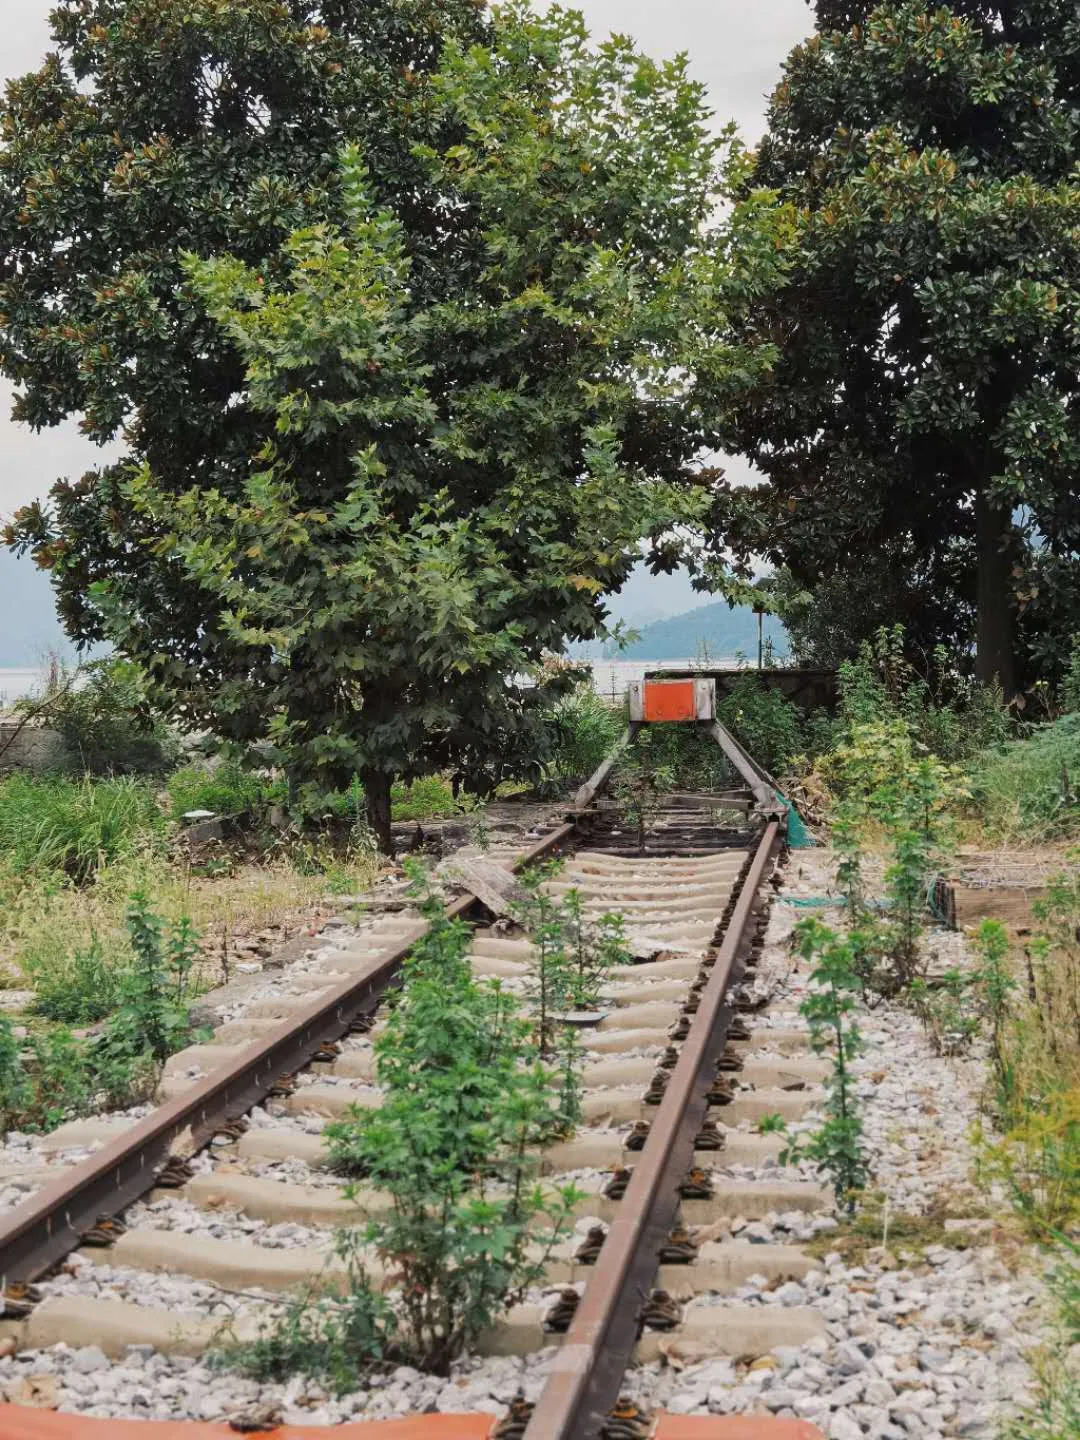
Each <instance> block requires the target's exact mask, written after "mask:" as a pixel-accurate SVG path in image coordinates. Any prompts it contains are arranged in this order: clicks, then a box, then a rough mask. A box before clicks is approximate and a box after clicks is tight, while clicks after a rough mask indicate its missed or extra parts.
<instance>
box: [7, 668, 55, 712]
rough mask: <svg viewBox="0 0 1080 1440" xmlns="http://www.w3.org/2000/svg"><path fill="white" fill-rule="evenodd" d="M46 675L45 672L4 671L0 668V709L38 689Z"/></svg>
mask: <svg viewBox="0 0 1080 1440" xmlns="http://www.w3.org/2000/svg"><path fill="white" fill-rule="evenodd" d="M46 674H47V672H46V671H45V670H6V669H3V668H2V667H0V707H3V706H4V705H10V704H12V702H13V701H15V700H21V699H22V697H23V696H24V695H29V694H30V692H31V691H32V690H37V689H39V688H40V687H41V685H42V684H43V683H44V680H45V676H46Z"/></svg>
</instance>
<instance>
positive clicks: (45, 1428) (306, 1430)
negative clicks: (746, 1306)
mask: <svg viewBox="0 0 1080 1440" xmlns="http://www.w3.org/2000/svg"><path fill="white" fill-rule="evenodd" d="M494 1424H495V1420H494V1417H493V1416H491V1415H417V1416H415V1417H413V1418H411V1419H408V1420H361V1421H359V1422H357V1423H354V1424H351V1425H337V1426H335V1427H333V1429H331V1430H327V1429H326V1427H325V1426H319V1428H318V1429H315V1428H312V1427H310V1426H307V1425H301V1426H296V1425H282V1426H281V1428H280V1429H278V1430H270V1431H268V1432H267V1440H327V1437H328V1436H333V1437H334V1440H488V1437H489V1436H490V1434H491V1431H492V1428H493V1427H494ZM0 1440H236V1431H235V1430H233V1429H231V1428H230V1427H229V1426H228V1425H225V1424H219V1423H218V1422H216V1421H211V1422H209V1423H207V1422H204V1421H201V1420H99V1419H94V1418H92V1417H91V1416H89V1415H58V1414H56V1413H55V1412H53V1411H49V1410H33V1409H30V1408H29V1407H26V1406H23V1405H3V1404H0ZM656 1440H822V1435H821V1431H820V1430H818V1429H816V1428H815V1427H814V1426H813V1425H810V1424H808V1423H807V1421H805V1420H777V1419H774V1418H771V1417H770V1416H767V1415H724V1416H719V1415H718V1416H712V1415H700V1416H690V1415H663V1416H661V1418H660V1424H659V1426H658V1428H657V1431H656Z"/></svg>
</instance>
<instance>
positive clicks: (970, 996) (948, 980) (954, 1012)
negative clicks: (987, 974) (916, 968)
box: [908, 968, 982, 1055]
mask: <svg viewBox="0 0 1080 1440" xmlns="http://www.w3.org/2000/svg"><path fill="white" fill-rule="evenodd" d="M908 1003H909V1004H910V1006H911V1008H912V1010H914V1012H915V1014H916V1015H917V1016H918V1017H919V1019H920V1021H921V1022H922V1026H923V1029H924V1030H925V1031H926V1037H927V1039H928V1040H929V1041H930V1046H931V1048H932V1049H933V1051H934V1054H935V1055H960V1054H962V1053H963V1052H964V1051H965V1050H967V1049H968V1047H969V1046H970V1045H971V1042H972V1041H973V1040H974V1039H975V1037H976V1035H978V1033H979V1031H980V1029H981V1027H982V1013H981V1006H980V1003H979V995H978V993H977V978H976V977H975V976H974V975H971V974H968V973H965V972H964V971H963V970H959V969H955V968H954V969H950V970H947V971H946V972H945V974H944V975H943V976H942V977H941V979H940V982H939V983H938V984H937V985H933V986H931V985H928V984H927V982H926V980H925V979H923V977H922V976H916V978H915V979H914V980H912V982H911V984H910V985H909V987H908Z"/></svg>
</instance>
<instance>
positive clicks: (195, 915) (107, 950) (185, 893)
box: [0, 851, 379, 989]
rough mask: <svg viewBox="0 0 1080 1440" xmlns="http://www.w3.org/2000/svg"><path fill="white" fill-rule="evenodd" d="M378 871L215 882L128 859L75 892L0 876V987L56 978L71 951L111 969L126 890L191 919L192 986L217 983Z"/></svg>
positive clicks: (359, 862)
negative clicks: (199, 953)
mask: <svg viewBox="0 0 1080 1440" xmlns="http://www.w3.org/2000/svg"><path fill="white" fill-rule="evenodd" d="M378 869H379V866H378V862H377V861H374V860H372V859H371V858H369V857H367V856H363V855H355V856H352V857H350V858H349V859H348V860H346V861H343V862H340V863H338V864H336V865H335V866H334V868H333V869H332V871H330V873H328V872H327V870H326V869H317V870H314V871H313V873H301V871H299V870H298V869H297V868H296V866H295V865H294V864H292V863H291V862H290V861H289V860H288V859H287V858H284V857H283V858H281V859H279V860H276V861H273V862H270V863H256V862H255V861H251V860H247V861H241V862H239V863H237V864H236V865H235V868H231V869H230V870H229V871H228V873H222V874H219V875H216V876H207V875H199V874H197V873H192V870H191V868H190V866H188V865H187V864H184V863H178V862H169V861H166V860H164V859H163V858H162V857H161V856H160V855H159V854H155V853H153V852H151V851H136V852H134V853H133V854H132V855H130V856H128V857H126V858H125V859H124V860H123V861H121V862H118V863H117V864H114V865H109V866H106V867H104V868H103V869H102V871H101V872H100V874H99V877H98V879H97V882H96V883H95V884H94V885H92V886H88V887H83V888H79V887H76V886H74V885H71V884H70V883H68V882H66V881H64V880H62V879H60V878H58V877H56V876H45V877H40V876H37V877H25V876H15V875H13V874H11V873H10V872H5V871H3V870H0V986H6V987H7V988H15V989H22V988H30V987H31V985H32V977H33V974H34V972H35V971H37V970H40V969H42V968H46V969H53V970H55V969H62V968H63V967H64V965H65V964H66V963H67V962H68V960H69V957H70V956H71V955H72V954H73V953H74V952H77V951H86V950H88V949H89V948H90V947H91V946H92V945H96V946H97V947H98V948H99V949H100V950H101V952H102V953H103V955H104V956H105V958H106V961H109V960H110V959H112V960H115V961H116V962H117V963H119V961H120V959H121V957H123V956H124V955H125V954H126V948H127V935H126V929H125V925H124V916H125V912H126V909H127V904H128V899H129V897H130V896H131V894H132V893H133V892H134V891H136V890H141V891H143V892H144V893H145V894H146V895H147V896H148V898H149V901H150V905H151V908H152V909H153V910H154V911H155V912H156V913H158V914H159V915H161V916H162V917H164V918H165V919H168V920H177V919H179V918H180V917H181V916H183V915H187V916H189V917H190V918H191V920H192V922H193V923H194V925H195V927H196V929H197V930H198V931H199V933H200V934H201V936H202V938H203V951H204V955H205V965H204V968H203V974H202V976H201V980H202V983H203V985H204V986H210V985H213V984H216V983H218V982H219V981H220V980H222V979H224V978H227V977H228V973H229V970H230V967H231V965H232V964H234V963H235V961H236V960H237V959H250V958H254V957H255V956H257V955H260V954H265V953H269V951H271V950H273V949H275V948H278V947H279V946H280V945H283V944H285V943H286V942H287V941H288V940H290V939H291V938H293V937H294V936H295V935H297V934H298V933H300V932H301V931H302V930H304V929H315V928H316V927H317V926H318V924H319V923H320V922H321V920H322V919H323V918H325V916H326V915H327V914H328V913H329V912H330V911H331V910H332V909H333V908H334V907H333V905H332V903H328V898H327V897H328V894H329V892H331V891H334V892H340V893H348V892H352V893H355V892H357V891H362V890H365V889H367V888H369V887H370V885H371V884H372V882H373V881H374V880H375V878H376V876H377V874H378Z"/></svg>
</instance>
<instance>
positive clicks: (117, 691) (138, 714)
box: [16, 655, 176, 775]
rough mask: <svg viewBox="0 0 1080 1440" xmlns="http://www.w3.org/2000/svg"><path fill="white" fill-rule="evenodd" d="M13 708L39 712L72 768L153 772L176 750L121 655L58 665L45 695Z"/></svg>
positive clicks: (139, 676)
mask: <svg viewBox="0 0 1080 1440" xmlns="http://www.w3.org/2000/svg"><path fill="white" fill-rule="evenodd" d="M16 709H17V710H19V711H21V712H22V713H24V714H33V715H37V716H40V717H41V718H42V719H43V720H44V721H45V722H46V723H47V724H48V725H49V727H50V728H51V729H53V730H55V731H56V732H57V733H58V734H59V736H60V738H61V740H62V742H63V749H64V762H65V765H66V767H67V768H69V769H72V770H78V771H83V772H86V773H88V774H92V775H113V774H128V773H133V772H148V773H153V772H157V771H160V770H163V769H164V768H165V767H166V766H167V765H168V763H169V762H170V760H171V759H172V758H173V755H174V754H175V750H176V744H175V740H174V738H173V736H172V735H171V734H170V732H169V729H168V727H167V726H166V724H165V722H164V721H163V720H162V719H161V717H160V716H159V715H157V714H156V713H155V711H154V710H153V708H152V706H151V704H150V700H149V698H148V693H147V687H146V681H145V678H144V676H143V673H142V671H141V670H140V669H139V667H138V666H137V665H136V664H134V663H133V662H132V661H130V660H124V659H122V658H121V657H120V656H116V655H112V656H109V657H107V658H106V659H104V660H92V661H90V662H89V663H87V664H84V665H80V666H78V667H77V669H75V670H70V671H65V670H63V669H61V670H60V671H59V672H58V673H56V674H54V675H53V676H52V677H51V678H50V681H49V688H48V689H47V690H46V691H45V693H44V694H42V695H35V696H31V697H30V698H28V699H26V700H23V701H21V702H20V703H19V704H18V705H17V706H16Z"/></svg>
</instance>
